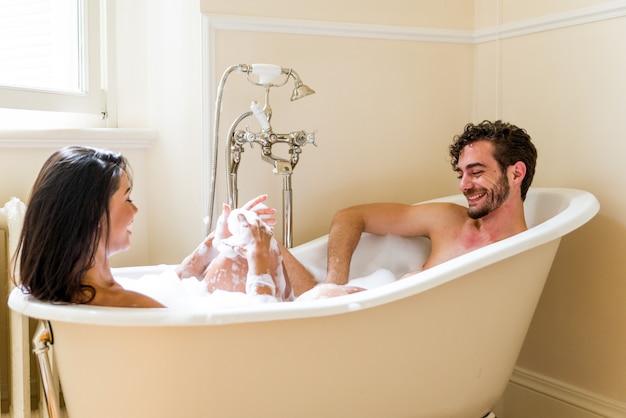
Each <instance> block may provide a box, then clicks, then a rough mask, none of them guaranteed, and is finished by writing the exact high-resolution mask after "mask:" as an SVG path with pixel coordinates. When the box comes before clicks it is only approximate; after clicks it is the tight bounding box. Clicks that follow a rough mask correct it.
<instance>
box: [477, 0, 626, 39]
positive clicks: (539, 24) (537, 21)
mask: <svg viewBox="0 0 626 418" xmlns="http://www.w3.org/2000/svg"><path fill="white" fill-rule="evenodd" d="M624 16H626V1H625V0H614V1H611V2H607V3H602V4H597V5H595V6H590V7H583V8H580V9H575V10H570V11H567V12H561V13H555V14H550V15H545V16H541V17H537V18H531V19H525V20H520V21H517V22H511V23H505V24H502V25H499V26H495V27H491V28H486V29H480V30H477V31H475V32H474V43H483V42H490V41H495V40H498V39H506V38H514V37H517V36H524V35H531V34H534V33H539V32H544V31H548V30H554V29H562V28H567V27H570V26H576V25H583V24H586V23H594V22H599V21H603V20H608V19H615V18H619V17H624Z"/></svg>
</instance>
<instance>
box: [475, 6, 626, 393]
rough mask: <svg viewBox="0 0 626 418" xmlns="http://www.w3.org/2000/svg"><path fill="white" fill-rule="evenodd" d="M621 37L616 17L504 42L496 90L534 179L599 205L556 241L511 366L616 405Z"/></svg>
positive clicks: (622, 221) (622, 366) (624, 324)
mask: <svg viewBox="0 0 626 418" xmlns="http://www.w3.org/2000/svg"><path fill="white" fill-rule="evenodd" d="M625 36H626V18H619V19H613V20H607V21H603V22H598V23H592V24H586V25H582V26H575V27H570V28H565V29H560V30H554V31H547V32H542V33H537V34H533V35H527V36H521V37H516V38H512V39H508V40H504V41H502V44H501V46H500V51H501V65H502V77H501V83H500V87H499V89H500V91H501V114H502V117H503V118H504V119H510V120H515V121H516V122H517V123H519V124H520V125H521V126H524V127H526V128H527V129H528V131H529V133H530V134H531V135H532V136H533V138H534V140H535V142H536V143H537V146H538V149H539V163H538V172H537V180H536V183H535V184H536V185H540V186H556V185H558V186H568V187H577V188H581V189H586V190H589V191H591V192H593V193H594V194H595V195H596V196H597V197H598V199H599V200H600V203H601V206H602V208H601V211H600V214H599V215H598V216H597V217H596V218H595V219H594V220H592V221H591V222H590V223H589V224H588V225H586V226H585V227H583V228H582V229H581V230H580V231H577V232H575V233H573V234H571V236H568V237H566V238H565V239H563V242H562V247H561V249H560V251H559V253H558V255H557V258H556V260H555V264H554V267H553V270H552V273H551V275H550V278H549V280H548V282H547V286H546V288H545V292H544V295H543V297H542V299H541V302H540V304H539V308H538V311H537V314H536V316H535V319H534V321H533V324H532V326H531V329H530V332H529V335H528V339H527V341H526V343H525V345H524V348H523V350H522V353H521V356H520V360H519V365H521V366H523V367H526V368H528V369H531V370H535V371H538V372H540V373H543V374H545V375H548V376H552V377H554V378H556V379H559V380H562V381H565V382H569V383H571V384H574V385H576V386H579V387H582V388H586V389H588V390H591V391H593V392H597V393H602V394H605V395H607V396H609V397H611V398H614V399H618V400H621V401H622V402H623V401H626V390H625V389H624V388H626V361H625V360H626V359H625V357H624V356H625V353H626V332H624V331H625V329H626V309H624V307H625V306H626V264H624V262H623V258H622V257H623V256H624V253H625V252H626V218H625V215H624V214H625V213H626V197H625V196H624V194H623V193H622V191H623V190H626V180H625V179H624V177H623V176H621V175H620V174H619V172H620V168H619V167H620V166H621V159H622V156H623V155H624V153H625V151H626V141H625V140H624V135H625V133H626V118H624V109H626V82H625V79H624V74H626V54H625V52H626V50H625V49H624V43H623V39H624V37H625ZM482 81H483V82H485V83H487V84H489V83H490V82H491V80H482ZM487 113H488V112H487Z"/></svg>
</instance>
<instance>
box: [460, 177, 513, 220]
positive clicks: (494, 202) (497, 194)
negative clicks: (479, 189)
mask: <svg viewBox="0 0 626 418" xmlns="http://www.w3.org/2000/svg"><path fill="white" fill-rule="evenodd" d="M470 192H472V193H475V191H473V190H472V191H470ZM510 192H511V187H510V186H509V182H508V180H507V178H506V176H505V175H504V174H502V175H501V176H500V179H499V180H498V183H496V185H495V186H494V188H493V189H492V190H485V193H486V194H487V196H486V197H487V200H485V202H483V204H481V205H480V206H477V207H472V208H469V209H468V211H467V216H469V217H470V218H472V219H480V218H482V217H483V216H486V215H488V214H489V213H491V212H492V211H494V210H496V209H498V208H499V207H500V206H502V204H503V203H504V202H505V201H506V199H507V198H508V197H509V193H510ZM468 193H469V192H468Z"/></svg>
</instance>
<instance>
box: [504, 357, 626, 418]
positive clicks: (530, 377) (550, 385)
mask: <svg viewBox="0 0 626 418" xmlns="http://www.w3.org/2000/svg"><path fill="white" fill-rule="evenodd" d="M510 384H514V385H517V386H520V387H523V388H525V389H528V390H530V391H532V392H536V393H538V394H540V395H543V396H545V397H547V398H550V399H554V400H555V401H559V402H563V403H565V404H567V405H571V406H574V407H576V408H579V409H582V410H584V411H588V412H591V413H594V414H597V415H599V416H602V417H607V418H621V417H625V416H626V403H623V402H619V401H617V400H615V399H611V398H608V397H606V396H602V395H599V394H597V393H593V392H590V391H587V390H585V389H581V388H579V387H577V386H574V385H570V384H569V383H565V382H562V381H560V380H557V379H553V378H551V377H548V376H545V375H542V374H539V373H536V372H533V371H531V370H527V369H524V368H522V367H516V368H515V370H514V371H513V375H512V376H511V379H510ZM505 405H506V400H505Z"/></svg>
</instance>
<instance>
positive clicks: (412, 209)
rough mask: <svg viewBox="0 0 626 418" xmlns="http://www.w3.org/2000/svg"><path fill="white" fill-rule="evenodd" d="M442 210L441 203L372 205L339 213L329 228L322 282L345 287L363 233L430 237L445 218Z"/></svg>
mask: <svg viewBox="0 0 626 418" xmlns="http://www.w3.org/2000/svg"><path fill="white" fill-rule="evenodd" d="M445 206H446V204H441V203H429V204H420V205H405V204H401V203H371V204H365V205H358V206H353V207H349V208H346V209H342V210H340V211H339V212H337V214H336V215H335V216H334V217H333V220H332V223H331V226H330V232H329V237H328V270H327V273H326V279H325V281H324V282H325V283H335V284H346V283H348V278H349V274H350V261H351V260H352V255H353V253H354V250H355V249H356V247H357V245H358V243H359V240H360V238H361V234H362V233H363V232H369V233H372V234H376V235H386V234H394V235H400V236H425V237H430V235H431V232H432V228H434V227H437V225H441V224H442V221H443V220H444V219H443V218H445V215H444V214H445V213H446V210H445ZM442 215H443V216H442Z"/></svg>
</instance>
